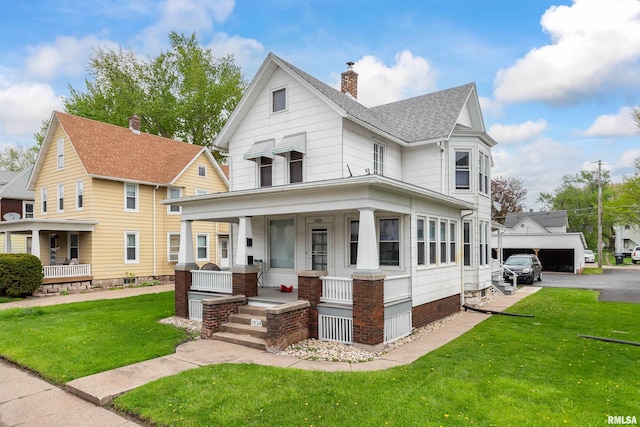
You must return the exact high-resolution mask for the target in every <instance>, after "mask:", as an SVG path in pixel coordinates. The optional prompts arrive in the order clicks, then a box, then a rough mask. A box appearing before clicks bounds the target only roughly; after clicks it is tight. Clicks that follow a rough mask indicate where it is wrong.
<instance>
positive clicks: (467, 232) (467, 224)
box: [462, 221, 471, 267]
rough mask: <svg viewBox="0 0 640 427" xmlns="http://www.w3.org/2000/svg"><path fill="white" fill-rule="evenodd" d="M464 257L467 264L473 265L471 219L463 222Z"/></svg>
mask: <svg viewBox="0 0 640 427" xmlns="http://www.w3.org/2000/svg"><path fill="white" fill-rule="evenodd" d="M462 259H463V263H464V265H465V266H467V267H468V266H471V221H464V222H463V223H462Z"/></svg>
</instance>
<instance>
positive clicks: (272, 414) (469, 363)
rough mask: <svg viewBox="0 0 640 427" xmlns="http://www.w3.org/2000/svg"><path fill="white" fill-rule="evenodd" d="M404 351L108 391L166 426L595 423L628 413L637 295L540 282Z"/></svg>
mask: <svg viewBox="0 0 640 427" xmlns="http://www.w3.org/2000/svg"><path fill="white" fill-rule="evenodd" d="M510 311H512V312H518V313H531V314H535V316H536V317H535V318H533V319H532V318H516V317H507V316H493V317H491V318H489V319H487V320H486V321H484V322H482V323H481V324H480V325H478V326H477V327H476V328H474V329H473V330H471V331H470V332H468V333H467V334H465V335H463V336H462V337H460V338H458V339H456V340H454V341H453V342H451V343H449V344H448V345H445V346H444V347H441V348H439V349H438V350H436V351H433V352H431V353H429V354H427V355H426V356H423V357H422V358H420V359H419V360H417V361H416V362H414V363H412V364H410V365H407V366H402V367H398V368H394V369H389V370H386V371H375V372H339V373H326V372H310V371H301V370H296V369H285V368H273V367H265V366H257V365H214V366H209V367H203V368H200V369H194V370H190V371H186V372H184V373H182V374H179V375H176V376H174V377H169V378H165V379H161V380H159V381H156V382H154V383H151V384H148V385H146V386H143V387H141V388H139V389H136V390H134V391H132V392H130V393H127V394H125V395H124V396H121V397H119V398H117V399H116V400H115V402H114V405H115V407H116V408H118V409H119V410H122V411H126V412H129V413H133V414H138V415H140V416H141V417H143V418H144V419H146V420H149V421H151V422H152V423H156V424H157V425H170V426H205V425H211V426H213V425H234V426H240V425H242V426H251V425H255V426H262V425H274V426H285V425H286V426H289V425H292V426H293V425H296V426H347V425H348V426H373V425H376V426H378V425H379V426H386V425H390V426H414V425H425V426H432V425H433V426H438V425H443V426H445V425H446V426H461V425H470V426H515V425H518V426H563V425H568V426H602V425H607V420H608V419H607V416H608V415H613V416H615V415H623V416H636V417H637V418H638V419H640V410H639V409H638V402H639V401H640V375H639V374H638V372H640V347H634V346H629V345H621V344H612V343H605V342H601V341H594V340H588V339H583V338H578V337H577V336H576V335H577V334H585V335H595V336H604V337H611V338H617V339H623V340H628V341H636V342H639V341H640V328H639V327H638V324H639V322H638V319H640V304H622V303H603V302H598V301H597V293H596V292H593V291H584V290H568V289H549V288H547V289H543V290H541V291H539V292H538V293H536V294H534V295H533V296H531V297H529V298H527V299H525V300H523V301H522V302H520V303H518V304H517V305H515V306H513V307H512V308H511V309H510Z"/></svg>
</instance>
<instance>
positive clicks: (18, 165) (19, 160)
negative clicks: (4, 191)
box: [0, 145, 38, 172]
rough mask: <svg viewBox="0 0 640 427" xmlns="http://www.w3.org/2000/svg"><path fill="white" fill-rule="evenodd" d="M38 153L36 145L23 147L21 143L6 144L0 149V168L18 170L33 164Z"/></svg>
mask: <svg viewBox="0 0 640 427" xmlns="http://www.w3.org/2000/svg"><path fill="white" fill-rule="evenodd" d="M37 155H38V147H37V146H34V147H28V148H25V147H23V146H21V145H18V146H15V147H14V146H11V145H7V146H6V147H4V149H3V150H2V151H0V170H6V171H14V172H18V171H21V170H25V169H26V168H28V167H29V166H31V165H33V164H34V163H35V161H36V156H37Z"/></svg>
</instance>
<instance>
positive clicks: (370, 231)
mask: <svg viewBox="0 0 640 427" xmlns="http://www.w3.org/2000/svg"><path fill="white" fill-rule="evenodd" d="M356 270H357V271H358V273H365V272H366V273H378V272H380V259H379V257H378V239H377V238H376V221H375V216H374V209H373V208H363V209H360V222H359V227H358V263H357V264H356Z"/></svg>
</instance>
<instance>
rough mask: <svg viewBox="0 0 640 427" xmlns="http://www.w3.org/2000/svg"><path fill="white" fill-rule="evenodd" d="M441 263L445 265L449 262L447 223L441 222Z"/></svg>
mask: <svg viewBox="0 0 640 427" xmlns="http://www.w3.org/2000/svg"><path fill="white" fill-rule="evenodd" d="M438 241H439V242H440V263H441V264H445V263H446V262H447V221H444V220H440V234H439V239H438Z"/></svg>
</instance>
